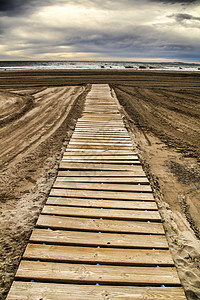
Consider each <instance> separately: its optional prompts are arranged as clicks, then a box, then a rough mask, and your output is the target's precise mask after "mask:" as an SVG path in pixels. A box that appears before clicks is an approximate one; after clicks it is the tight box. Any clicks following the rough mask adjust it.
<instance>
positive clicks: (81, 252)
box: [23, 244, 174, 266]
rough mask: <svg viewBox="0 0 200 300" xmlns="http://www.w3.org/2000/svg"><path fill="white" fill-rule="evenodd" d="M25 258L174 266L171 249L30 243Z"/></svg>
mask: <svg viewBox="0 0 200 300" xmlns="http://www.w3.org/2000/svg"><path fill="white" fill-rule="evenodd" d="M23 259H29V260H31V259H35V260H38V259H39V260H45V261H57V262H59V261H61V262H68V263H70V262H72V263H74V262H79V263H100V264H101V263H103V264H119V265H122V264H123V265H132V266H135V265H140V266H147V265H149V266H150V265H153V266H156V265H159V266H174V263H173V260H172V257H171V254H170V251H169V250H150V249H148V250H144V249H116V248H92V247H77V246H63V245H62V246H60V245H43V244H28V245H27V247H26V250H25V252H24V255H23Z"/></svg>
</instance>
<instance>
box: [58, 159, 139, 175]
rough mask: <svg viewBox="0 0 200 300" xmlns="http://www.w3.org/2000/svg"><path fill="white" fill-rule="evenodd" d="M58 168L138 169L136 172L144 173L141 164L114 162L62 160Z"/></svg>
mask: <svg viewBox="0 0 200 300" xmlns="http://www.w3.org/2000/svg"><path fill="white" fill-rule="evenodd" d="M59 169H71V170H72V169H78V170H80V169H82V170H87V169H90V170H108V171H116V170H119V171H134V170H135V171H136V170H137V171H138V173H139V174H140V173H142V172H143V174H145V173H144V171H143V169H142V167H141V166H137V165H134V164H133V165H117V164H116V165H115V164H103V163H76V162H63V161H61V163H60V166H59Z"/></svg>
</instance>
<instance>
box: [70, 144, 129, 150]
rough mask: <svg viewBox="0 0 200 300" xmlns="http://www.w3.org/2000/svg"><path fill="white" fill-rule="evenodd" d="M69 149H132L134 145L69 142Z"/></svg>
mask: <svg viewBox="0 0 200 300" xmlns="http://www.w3.org/2000/svg"><path fill="white" fill-rule="evenodd" d="M67 148H68V149H73V148H76V149H104V150H107V149H108V150H131V149H132V146H125V145H123V146H120V145H106V144H105V145H100V144H99V145H89V144H87V145H84V144H69V145H68V147H67Z"/></svg>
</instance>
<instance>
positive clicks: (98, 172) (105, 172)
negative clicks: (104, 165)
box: [58, 170, 145, 178]
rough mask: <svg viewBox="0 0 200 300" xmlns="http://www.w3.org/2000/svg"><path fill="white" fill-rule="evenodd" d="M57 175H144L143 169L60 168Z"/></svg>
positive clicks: (125, 176) (126, 176)
mask: <svg viewBox="0 0 200 300" xmlns="http://www.w3.org/2000/svg"><path fill="white" fill-rule="evenodd" d="M58 176H60V177H63V176H64V177H70V176H72V177H74V176H79V177H87V176H89V177H90V176H91V177H105V176H107V177H112V178H113V177H115V178H118V177H124V178H131V177H144V176H145V173H144V171H143V170H141V171H140V172H139V171H138V170H135V171H134V170H133V171H132V172H130V171H126V170H124V171H120V170H115V171H109V170H82V171H81V170H72V171H71V170H65V171H62V170H60V171H59V172H58Z"/></svg>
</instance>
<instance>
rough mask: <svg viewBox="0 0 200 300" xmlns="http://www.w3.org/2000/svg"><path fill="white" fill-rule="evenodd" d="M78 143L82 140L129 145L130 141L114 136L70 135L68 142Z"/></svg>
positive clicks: (85, 141) (89, 142)
mask: <svg viewBox="0 0 200 300" xmlns="http://www.w3.org/2000/svg"><path fill="white" fill-rule="evenodd" d="M76 142H77V144H79V142H81V143H82V142H83V143H85V144H91V143H92V144H93V143H95V144H96V143H98V144H101V143H102V144H105V143H106V144H107V143H108V144H115V145H118V144H120V145H121V144H122V145H127V144H128V145H131V141H130V140H129V139H126V140H124V139H115V138H112V139H111V138H107V139H106V138H98V137H96V138H86V137H85V138H76V137H72V138H71V140H70V143H71V144H73V143H76Z"/></svg>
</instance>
